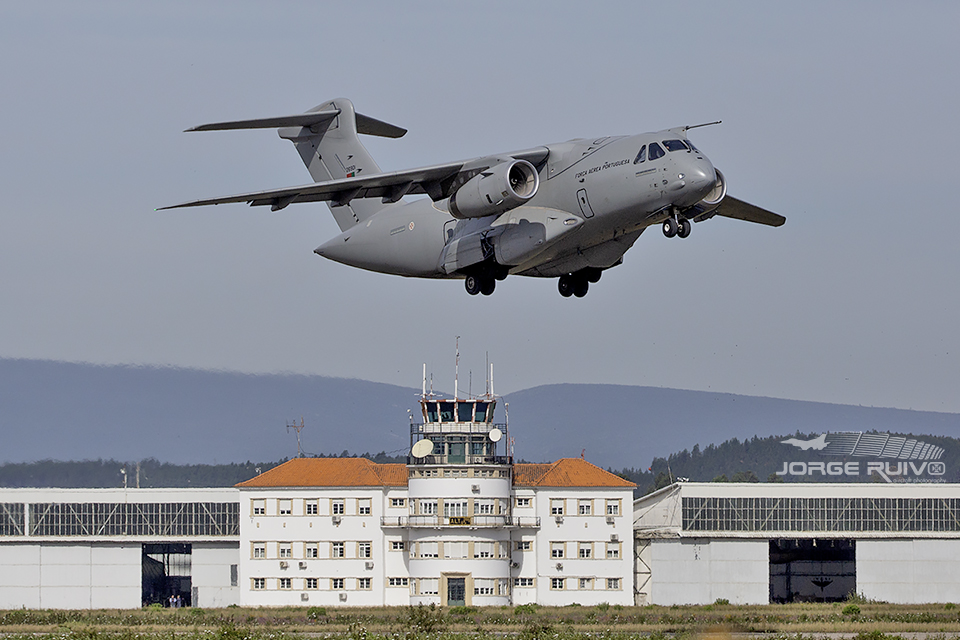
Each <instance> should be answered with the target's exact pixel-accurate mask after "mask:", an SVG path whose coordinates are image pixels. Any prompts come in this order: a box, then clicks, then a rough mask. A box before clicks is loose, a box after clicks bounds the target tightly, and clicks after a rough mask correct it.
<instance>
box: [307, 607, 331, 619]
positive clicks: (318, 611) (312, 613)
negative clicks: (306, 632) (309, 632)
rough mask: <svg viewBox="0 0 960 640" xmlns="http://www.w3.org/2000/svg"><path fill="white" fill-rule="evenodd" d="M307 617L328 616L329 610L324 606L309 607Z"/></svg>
mask: <svg viewBox="0 0 960 640" xmlns="http://www.w3.org/2000/svg"><path fill="white" fill-rule="evenodd" d="M307 617H308V618H310V619H311V620H316V619H317V618H326V617H327V610H326V609H324V608H323V607H310V608H309V609H307Z"/></svg>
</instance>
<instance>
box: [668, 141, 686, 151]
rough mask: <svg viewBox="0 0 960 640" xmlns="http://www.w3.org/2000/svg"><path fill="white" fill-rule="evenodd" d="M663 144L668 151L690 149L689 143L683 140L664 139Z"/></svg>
mask: <svg viewBox="0 0 960 640" xmlns="http://www.w3.org/2000/svg"><path fill="white" fill-rule="evenodd" d="M663 146H665V147H666V148H667V151H689V149H687V145H685V144H683V140H664V141H663Z"/></svg>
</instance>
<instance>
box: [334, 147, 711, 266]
mask: <svg viewBox="0 0 960 640" xmlns="http://www.w3.org/2000/svg"><path fill="white" fill-rule="evenodd" d="M672 140H684V141H685V138H684V136H682V135H680V134H678V132H677V131H662V132H658V133H651V134H642V135H636V136H624V137H612V138H600V139H597V140H583V139H580V140H572V141H569V142H563V143H559V144H551V145H547V149H549V155H548V160H547V162H546V163H545V164H544V165H543V166H542V167H540V188H539V190H538V191H537V194H536V195H535V196H534V197H533V198H532V199H531V200H530V201H529V202H528V203H527V204H525V205H522V206H520V207H517V208H515V209H511V210H509V211H507V212H505V213H502V214H499V215H492V216H487V217H483V218H470V219H466V220H453V219H452V218H451V216H450V214H449V213H448V212H447V206H446V205H447V202H446V201H445V200H444V201H440V202H437V203H434V202H432V201H431V200H430V199H428V198H421V199H417V200H411V201H407V202H398V203H396V204H395V205H392V206H389V207H386V208H384V209H383V210H381V211H380V212H378V213H377V214H375V215H374V216H373V217H371V218H370V219H369V220H367V221H366V222H364V223H362V224H359V225H357V226H355V227H352V228H350V229H348V230H347V231H345V232H344V233H342V234H341V235H339V236H337V237H336V238H334V239H332V240H330V241H329V242H327V243H325V244H323V245H322V246H320V247H318V248H317V249H316V253H318V254H319V255H321V256H323V257H325V258H329V259H331V260H335V261H337V262H341V263H344V264H348V265H350V266H354V267H359V268H361V269H367V270H371V271H378V272H381V273H390V274H395V275H402V276H412V277H427V278H463V277H464V271H465V270H464V268H462V267H461V268H458V269H454V270H449V269H445V268H444V263H443V259H442V254H443V252H444V248H445V247H446V246H447V245H448V244H449V242H450V241H452V240H457V239H460V238H466V237H469V236H474V235H480V236H483V239H484V240H485V239H490V240H491V241H492V240H493V238H496V237H499V236H500V235H502V234H504V233H505V230H506V229H507V228H511V227H519V226H521V225H524V224H529V225H534V226H543V227H546V226H549V222H550V219H558V222H559V224H560V225H563V223H564V222H566V224H565V225H563V226H561V229H562V231H563V232H562V233H556V234H553V237H550V238H541V237H535V238H533V239H532V240H531V242H532V244H531V246H530V247H529V248H528V249H529V250H528V251H526V252H525V255H524V259H523V260H521V261H519V262H517V263H516V264H503V265H502V266H503V267H505V268H507V269H508V270H509V272H510V273H516V274H523V275H531V276H542V277H556V276H559V275H563V274H567V273H573V272H576V271H579V270H580V269H583V268H596V269H605V268H609V267H611V266H613V265H615V264H617V263H618V262H619V260H620V259H621V257H622V255H623V253H624V252H625V251H626V250H627V249H629V248H630V246H632V244H633V241H634V240H636V238H637V237H638V236H639V234H640V233H641V232H642V231H643V229H645V228H646V227H648V226H650V225H654V224H659V223H661V222H663V220H664V219H666V218H667V217H669V216H670V215H672V213H673V212H674V211H675V210H682V209H686V208H689V207H691V206H693V205H695V204H696V203H697V202H699V201H701V200H702V199H703V198H704V196H705V195H706V194H707V193H709V192H710V191H711V189H713V187H714V184H715V183H716V180H717V177H716V171H715V170H714V167H713V165H712V164H711V162H710V160H709V159H707V158H706V156H704V155H703V154H702V153H700V152H699V151H698V150H696V149H695V148H690V147H683V148H678V149H677V150H675V151H666V150H665V149H664V150H663V155H662V156H660V157H657V158H650V157H649V155H647V154H645V157H644V158H642V159H640V158H638V153H639V152H640V150H641V148H644V149H648V148H650V145H651V143H656V144H658V146H659V148H661V149H663V146H662V143H663V141H672ZM559 219H562V220H559ZM548 235H549V234H548ZM537 240H540V247H542V249H541V250H540V251H539V252H538V251H537V250H536V249H537V248H538V245H537V244H536V242H537ZM607 245H609V246H607ZM480 262H482V261H478V262H477V264H480ZM465 266H466V267H469V266H470V265H465Z"/></svg>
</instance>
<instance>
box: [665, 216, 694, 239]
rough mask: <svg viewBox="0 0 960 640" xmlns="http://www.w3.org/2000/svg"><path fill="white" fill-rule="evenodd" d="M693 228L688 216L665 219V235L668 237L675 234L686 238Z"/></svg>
mask: <svg viewBox="0 0 960 640" xmlns="http://www.w3.org/2000/svg"><path fill="white" fill-rule="evenodd" d="M692 229H693V224H691V222H690V221H689V220H687V219H686V218H680V219H679V220H678V219H677V217H676V216H671V217H669V218H667V219H666V220H664V221H663V235H665V236H666V237H668V238H672V237H674V236H679V237H681V238H686V237H687V236H689V235H690V231H691V230H692Z"/></svg>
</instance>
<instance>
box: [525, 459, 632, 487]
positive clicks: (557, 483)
mask: <svg viewBox="0 0 960 640" xmlns="http://www.w3.org/2000/svg"><path fill="white" fill-rule="evenodd" d="M513 484H514V486H517V487H624V488H626V487H635V486H637V485H635V484H633V483H632V482H630V481H629V480H624V479H623V478H621V477H620V476H616V475H614V474H612V473H610V472H609V471H604V470H603V469H601V468H600V467H598V466H597V465H595V464H590V463H589V462H587V461H586V460H583V459H582V458H561V459H560V460H557V461H556V462H554V463H547V464H516V465H514V466H513Z"/></svg>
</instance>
